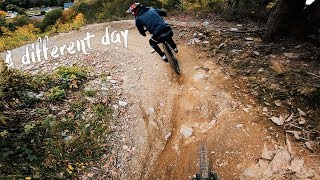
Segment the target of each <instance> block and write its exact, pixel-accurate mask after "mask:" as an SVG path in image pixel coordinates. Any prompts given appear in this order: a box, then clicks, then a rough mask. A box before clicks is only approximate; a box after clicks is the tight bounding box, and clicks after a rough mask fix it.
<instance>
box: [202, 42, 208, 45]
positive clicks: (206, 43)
mask: <svg viewBox="0 0 320 180" xmlns="http://www.w3.org/2000/svg"><path fill="white" fill-rule="evenodd" d="M202 44H205V45H208V44H210V42H209V41H203V42H202Z"/></svg>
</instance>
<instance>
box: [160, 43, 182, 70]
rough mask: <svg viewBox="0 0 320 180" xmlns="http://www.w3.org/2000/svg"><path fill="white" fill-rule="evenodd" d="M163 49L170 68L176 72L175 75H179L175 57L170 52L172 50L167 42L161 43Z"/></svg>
mask: <svg viewBox="0 0 320 180" xmlns="http://www.w3.org/2000/svg"><path fill="white" fill-rule="evenodd" d="M163 49H164V51H165V53H166V55H167V58H168V60H169V62H170V65H171V67H172V68H173V70H174V71H175V72H176V74H178V75H180V74H181V72H180V67H179V63H178V59H177V58H176V57H175V55H174V53H173V52H172V48H171V47H170V45H169V44H168V43H167V42H165V43H163Z"/></svg>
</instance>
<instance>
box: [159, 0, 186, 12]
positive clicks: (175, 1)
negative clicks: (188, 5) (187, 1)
mask: <svg viewBox="0 0 320 180" xmlns="http://www.w3.org/2000/svg"><path fill="white" fill-rule="evenodd" d="M163 7H164V8H165V9H168V10H174V9H181V7H182V3H181V1H180V0H166V1H164V5H163Z"/></svg>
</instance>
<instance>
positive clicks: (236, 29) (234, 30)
mask: <svg viewBox="0 0 320 180" xmlns="http://www.w3.org/2000/svg"><path fill="white" fill-rule="evenodd" d="M230 31H232V32H236V31H239V29H238V28H230Z"/></svg>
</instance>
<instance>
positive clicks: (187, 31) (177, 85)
mask: <svg viewBox="0 0 320 180" xmlns="http://www.w3.org/2000/svg"><path fill="white" fill-rule="evenodd" d="M168 21H169V22H170V23H172V24H173V26H174V32H175V38H176V41H177V42H178V47H179V50H180V52H179V53H178V54H177V57H178V59H179V62H180V65H181V70H182V75H181V76H177V75H175V74H174V72H173V71H172V69H171V68H170V66H169V65H168V64H166V63H164V62H163V61H161V59H160V58H159V57H158V55H156V54H151V53H150V51H151V48H150V46H149V45H148V38H144V37H142V36H140V35H139V34H138V32H137V30H136V29H134V23H133V21H122V22H113V23H108V24H95V25H89V26H86V27H84V28H82V29H81V30H79V31H76V32H71V33H68V34H60V35H58V36H56V37H53V38H50V39H49V42H50V43H48V46H49V47H52V46H54V45H57V46H61V45H62V44H66V43H68V42H71V41H74V42H75V41H76V40H78V39H82V38H83V37H85V36H86V33H87V32H90V33H91V34H94V35H95V36H96V37H94V38H92V39H91V40H92V41H91V47H92V48H91V49H88V53H89V54H87V55H84V54H82V53H78V52H76V53H75V54H73V55H64V56H61V57H59V58H57V59H51V60H50V61H42V62H40V63H39V62H36V63H33V64H32V65H29V66H22V67H21V66H20V64H19V61H20V60H19V58H18V57H22V56H23V55H24V53H25V47H21V48H18V49H16V50H13V51H12V54H13V55H15V57H16V59H14V61H15V64H16V67H18V68H21V69H23V70H25V71H28V72H31V73H39V72H50V71H52V70H53V69H54V68H56V67H57V66H59V65H74V64H77V65H80V66H83V67H86V68H88V69H89V70H90V72H91V73H92V74H93V75H96V77H97V78H95V79H92V80H91V81H90V82H89V83H88V85H87V86H88V87H87V88H89V89H97V90H100V91H104V90H105V91H106V90H107V92H112V94H113V95H114V96H113V98H114V102H115V103H114V104H113V109H114V110H115V112H114V118H115V120H114V122H113V125H112V127H111V131H112V132H113V133H111V134H110V136H109V137H107V138H109V139H110V144H109V145H108V146H109V148H108V149H107V152H106V154H105V156H104V157H103V159H102V160H101V165H100V166H98V167H94V168H91V169H90V170H88V172H87V173H84V175H83V176H82V177H81V178H82V179H92V178H95V179H106V178H113V179H189V178H190V177H191V176H192V175H194V174H195V173H196V172H197V171H198V152H199V146H200V145H201V144H203V143H205V144H206V145H207V148H208V158H209V160H210V164H211V169H213V170H215V171H216V172H217V173H218V174H219V175H220V176H221V177H222V178H223V179H270V178H273V179H288V178H292V179H319V178H320V177H319V173H320V170H319V167H320V166H319V155H318V153H317V152H318V151H317V148H319V145H318V144H317V143H318V142H319V141H318V140H319V139H317V138H318V137H319V132H318V131H317V128H316V127H317V124H316V123H310V120H311V119H314V118H315V117H316V112H315V111H314V109H312V106H310V107H309V106H305V104H304V102H300V101H297V100H296V99H295V97H296V96H289V95H292V94H293V95H295V93H296V92H300V90H299V89H302V90H301V91H303V89H306V88H304V87H305V86H303V85H300V84H298V85H297V82H294V83H292V81H286V79H288V78H293V79H296V80H298V82H308V85H311V86H314V87H316V85H317V77H318V75H317V74H318V73H319V72H318V70H317V68H316V67H317V66H316V65H315V63H313V62H311V61H310V62H306V61H298V60H297V59H299V58H301V57H303V59H306V58H307V57H310V58H312V57H313V58H317V57H318V56H317V54H316V53H315V54H311V53H309V51H305V48H306V49H308V48H311V49H313V48H315V46H309V45H308V44H299V43H292V44H291V43H290V44H283V43H282V44H281V43H280V44H264V43H263V41H262V40H261V38H260V36H259V34H256V33H248V32H251V31H256V30H258V29H259V28H258V27H257V26H256V25H252V24H238V23H227V22H224V21H221V20H219V19H217V18H214V17H206V18H202V17H200V16H198V17H195V18H194V20H193V21H190V20H189V17H187V18H186V17H184V16H175V17H173V18H171V19H168ZM106 27H109V29H110V33H111V32H112V31H115V30H116V31H118V32H120V31H123V30H125V29H128V30H129V34H128V48H126V47H124V45H123V41H122V42H121V43H111V44H110V45H103V44H102V43H101V39H100V38H101V37H103V36H104V35H105V28H106ZM282 47H283V48H282ZM291 62H293V63H291ZM298 66H304V67H310V68H305V69H304V70H305V71H303V73H302V74H304V75H308V76H310V78H307V79H305V76H304V77H301V76H298V75H299V74H301V72H302V70H299V69H297V68H295V67H298ZM292 69H293V70H295V71H292ZM289 75H291V76H289ZM294 75H296V76H294ZM104 82H106V85H102V84H105V83H104ZM289 85H294V86H289ZM298 90H299V91H298ZM292 92H294V93H292ZM303 92H307V90H305V91H303ZM312 92H314V91H312ZM307 93H309V92H307ZM307 95H309V94H307ZM307 97H309V96H307ZM308 135H309V136H308Z"/></svg>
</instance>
